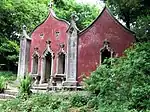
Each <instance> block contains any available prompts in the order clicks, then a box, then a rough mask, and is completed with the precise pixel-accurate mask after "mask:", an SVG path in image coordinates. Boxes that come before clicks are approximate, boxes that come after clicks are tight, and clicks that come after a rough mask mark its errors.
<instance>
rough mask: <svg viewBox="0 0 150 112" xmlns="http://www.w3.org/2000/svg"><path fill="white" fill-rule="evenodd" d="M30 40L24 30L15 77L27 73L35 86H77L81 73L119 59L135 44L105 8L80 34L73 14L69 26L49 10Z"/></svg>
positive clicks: (127, 32)
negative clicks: (113, 59) (43, 84)
mask: <svg viewBox="0 0 150 112" xmlns="http://www.w3.org/2000/svg"><path fill="white" fill-rule="evenodd" d="M30 37H31V38H30ZM30 37H29V36H28V35H27V33H26V30H25V28H24V30H23V37H22V38H21V42H20V46H21V49H20V58H19V67H18V74H19V75H18V76H24V75H25V74H27V73H29V74H31V75H32V76H33V77H36V83H40V84H42V83H48V82H49V83H50V84H56V85H76V84H77V82H80V81H82V75H83V74H85V75H87V76H89V75H90V73H91V72H92V71H94V70H95V69H96V68H97V66H99V65H101V64H102V63H103V61H104V59H105V58H110V57H120V56H122V55H123V52H124V50H125V49H127V48H128V47H129V46H130V45H131V44H132V43H133V42H135V38H134V34H133V32H131V31H130V30H128V29H127V28H125V27H124V26H123V25H122V24H120V23H119V22H118V21H117V20H116V19H115V18H114V17H113V16H112V14H111V13H110V11H109V10H108V9H107V8H106V7H105V8H104V9H103V11H102V12H101V14H100V15H99V16H98V17H97V18H96V20H95V21H94V22H93V23H92V24H91V25H90V26H88V27H87V28H85V29H84V30H83V31H79V30H78V28H77V27H76V23H75V16H74V15H72V19H71V23H70V24H69V23H68V22H66V21H64V20H61V19H58V18H57V17H56V16H55V14H54V12H53V10H52V9H50V13H49V16H48V18H47V19H46V20H45V21H44V22H43V23H41V24H40V25H39V26H38V27H36V28H35V30H34V31H33V32H32V34H31V36H30ZM20 74H21V75H20Z"/></svg>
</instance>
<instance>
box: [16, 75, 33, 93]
mask: <svg viewBox="0 0 150 112" xmlns="http://www.w3.org/2000/svg"><path fill="white" fill-rule="evenodd" d="M30 89H31V77H30V76H29V75H26V76H25V78H24V79H22V80H21V81H20V86H19V91H20V94H21V95H30V94H31V90H30Z"/></svg>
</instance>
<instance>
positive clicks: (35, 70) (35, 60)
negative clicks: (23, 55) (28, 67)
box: [32, 55, 38, 74]
mask: <svg viewBox="0 0 150 112" xmlns="http://www.w3.org/2000/svg"><path fill="white" fill-rule="evenodd" d="M37 73H38V55H35V56H34V57H33V65H32V74H37Z"/></svg>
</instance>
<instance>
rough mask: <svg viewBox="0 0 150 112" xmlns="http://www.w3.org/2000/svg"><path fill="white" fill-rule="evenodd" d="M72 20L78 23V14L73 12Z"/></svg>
mask: <svg viewBox="0 0 150 112" xmlns="http://www.w3.org/2000/svg"><path fill="white" fill-rule="evenodd" d="M71 19H72V20H73V21H78V19H79V17H78V16H77V15H76V12H73V13H72V14H71Z"/></svg>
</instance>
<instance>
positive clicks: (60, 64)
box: [56, 44, 67, 74]
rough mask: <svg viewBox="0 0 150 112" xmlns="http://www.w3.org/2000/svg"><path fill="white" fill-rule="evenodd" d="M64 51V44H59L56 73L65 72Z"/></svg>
mask: <svg viewBox="0 0 150 112" xmlns="http://www.w3.org/2000/svg"><path fill="white" fill-rule="evenodd" d="M66 60H67V58H66V52H65V51H64V44H60V50H59V52H58V53H57V69H56V72H57V73H56V74H66V68H67V67H66V64H67V63H66Z"/></svg>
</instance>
